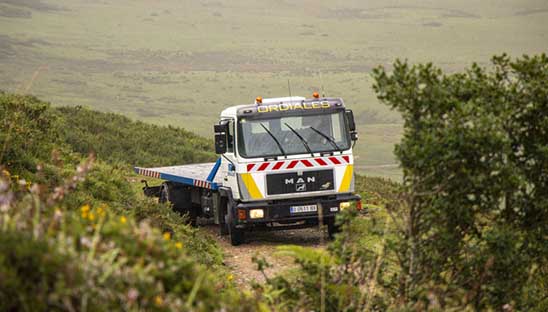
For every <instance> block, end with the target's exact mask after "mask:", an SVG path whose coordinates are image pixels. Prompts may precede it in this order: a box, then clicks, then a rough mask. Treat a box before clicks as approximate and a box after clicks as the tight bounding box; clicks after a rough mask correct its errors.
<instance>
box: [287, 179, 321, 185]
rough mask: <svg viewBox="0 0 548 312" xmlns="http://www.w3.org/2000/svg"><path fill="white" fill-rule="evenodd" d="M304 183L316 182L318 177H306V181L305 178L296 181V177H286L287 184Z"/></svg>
mask: <svg viewBox="0 0 548 312" xmlns="http://www.w3.org/2000/svg"><path fill="white" fill-rule="evenodd" d="M295 183H297V184H303V183H316V177H306V182H305V179H304V178H298V179H297V181H296V182H295V179H294V178H291V179H285V185H288V184H295Z"/></svg>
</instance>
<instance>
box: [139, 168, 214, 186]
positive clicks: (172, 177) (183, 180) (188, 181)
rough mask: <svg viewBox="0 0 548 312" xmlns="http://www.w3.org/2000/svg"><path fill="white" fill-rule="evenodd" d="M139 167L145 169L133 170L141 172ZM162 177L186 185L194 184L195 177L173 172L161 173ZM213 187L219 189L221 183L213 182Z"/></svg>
mask: <svg viewBox="0 0 548 312" xmlns="http://www.w3.org/2000/svg"><path fill="white" fill-rule="evenodd" d="M139 169H143V168H139V167H134V168H133V170H134V171H135V173H137V174H139ZM154 172H156V171H154ZM160 179H162V180H166V181H172V182H177V183H181V184H185V185H190V186H194V179H190V178H184V177H180V176H176V175H172V174H167V173H160ZM211 189H212V190H218V189H219V185H218V184H217V183H215V182H211Z"/></svg>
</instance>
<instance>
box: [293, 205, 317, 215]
mask: <svg viewBox="0 0 548 312" xmlns="http://www.w3.org/2000/svg"><path fill="white" fill-rule="evenodd" d="M316 211H318V206H317V205H304V206H291V207H290V208H289V212H290V213H292V214H293V213H304V212H316Z"/></svg>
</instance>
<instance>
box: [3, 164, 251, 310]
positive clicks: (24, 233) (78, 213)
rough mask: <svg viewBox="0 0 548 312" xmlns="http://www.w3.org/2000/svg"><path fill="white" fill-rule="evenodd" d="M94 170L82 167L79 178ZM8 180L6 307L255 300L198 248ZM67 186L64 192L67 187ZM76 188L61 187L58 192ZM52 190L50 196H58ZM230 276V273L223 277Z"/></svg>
mask: <svg viewBox="0 0 548 312" xmlns="http://www.w3.org/2000/svg"><path fill="white" fill-rule="evenodd" d="M87 169H88V167H82V169H81V170H80V171H81V172H82V173H81V174H80V175H78V174H77V175H76V176H74V177H75V178H76V179H77V180H79V179H80V178H81V177H82V176H83V174H85V172H86V171H87ZM11 189H12V188H10V187H9V185H8V182H7V181H6V180H4V179H3V177H2V179H0V201H1V202H0V206H1V207H2V210H1V212H0V243H1V244H0V277H1V278H0V289H1V290H0V309H1V310H10V309H14V308H19V309H22V310H26V311H49V310H52V309H53V310H90V311H105V310H118V309H125V310H154V311H173V310H192V311H211V310H220V309H228V310H232V309H233V307H236V306H238V305H240V306H239V308H238V310H240V308H241V310H246V309H248V310H252V309H253V307H254V304H255V303H254V301H252V300H250V299H249V298H247V297H245V296H242V295H240V294H238V293H237V292H236V290H235V289H234V288H233V287H232V285H231V284H230V282H229V281H228V279H226V278H224V279H223V278H221V279H218V276H219V272H217V273H215V271H212V270H211V268H207V267H206V266H203V265H199V264H197V262H196V260H195V259H194V257H192V256H191V254H192V253H193V252H194V250H193V248H194V246H190V245H187V244H186V243H185V241H182V240H179V239H178V238H177V235H171V234H169V232H164V233H162V232H161V231H160V230H159V229H158V228H155V227H152V226H150V224H149V223H148V222H146V221H143V222H135V221H133V220H132V219H131V218H126V217H124V216H119V215H117V214H115V213H112V212H111V211H110V210H109V208H108V207H106V206H89V205H84V206H82V207H80V208H79V209H73V208H72V207H66V206H65V205H64V204H63V203H62V202H55V201H53V202H49V203H48V202H43V201H42V200H41V198H42V197H43V195H44V194H41V193H40V190H39V188H33V189H32V190H31V191H30V192H28V191H25V190H19V191H17V192H16V193H13V192H12V191H11ZM61 189H62V190H61ZM59 191H62V192H68V191H69V189H67V188H66V186H61V187H59V188H58V189H57V191H56V192H59ZM49 195H51V194H48V196H46V197H48V198H51V197H50V196H49ZM221 276H222V275H221Z"/></svg>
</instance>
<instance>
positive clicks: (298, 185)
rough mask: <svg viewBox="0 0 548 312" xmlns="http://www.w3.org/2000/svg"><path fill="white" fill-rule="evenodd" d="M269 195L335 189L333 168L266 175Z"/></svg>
mask: <svg viewBox="0 0 548 312" xmlns="http://www.w3.org/2000/svg"><path fill="white" fill-rule="evenodd" d="M266 187H267V192H268V195H280V194H291V193H307V192H317V191H329V190H333V189H335V183H334V178H333V170H332V169H329V170H314V171H295V172H288V173H277V174H269V175H267V176H266Z"/></svg>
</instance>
